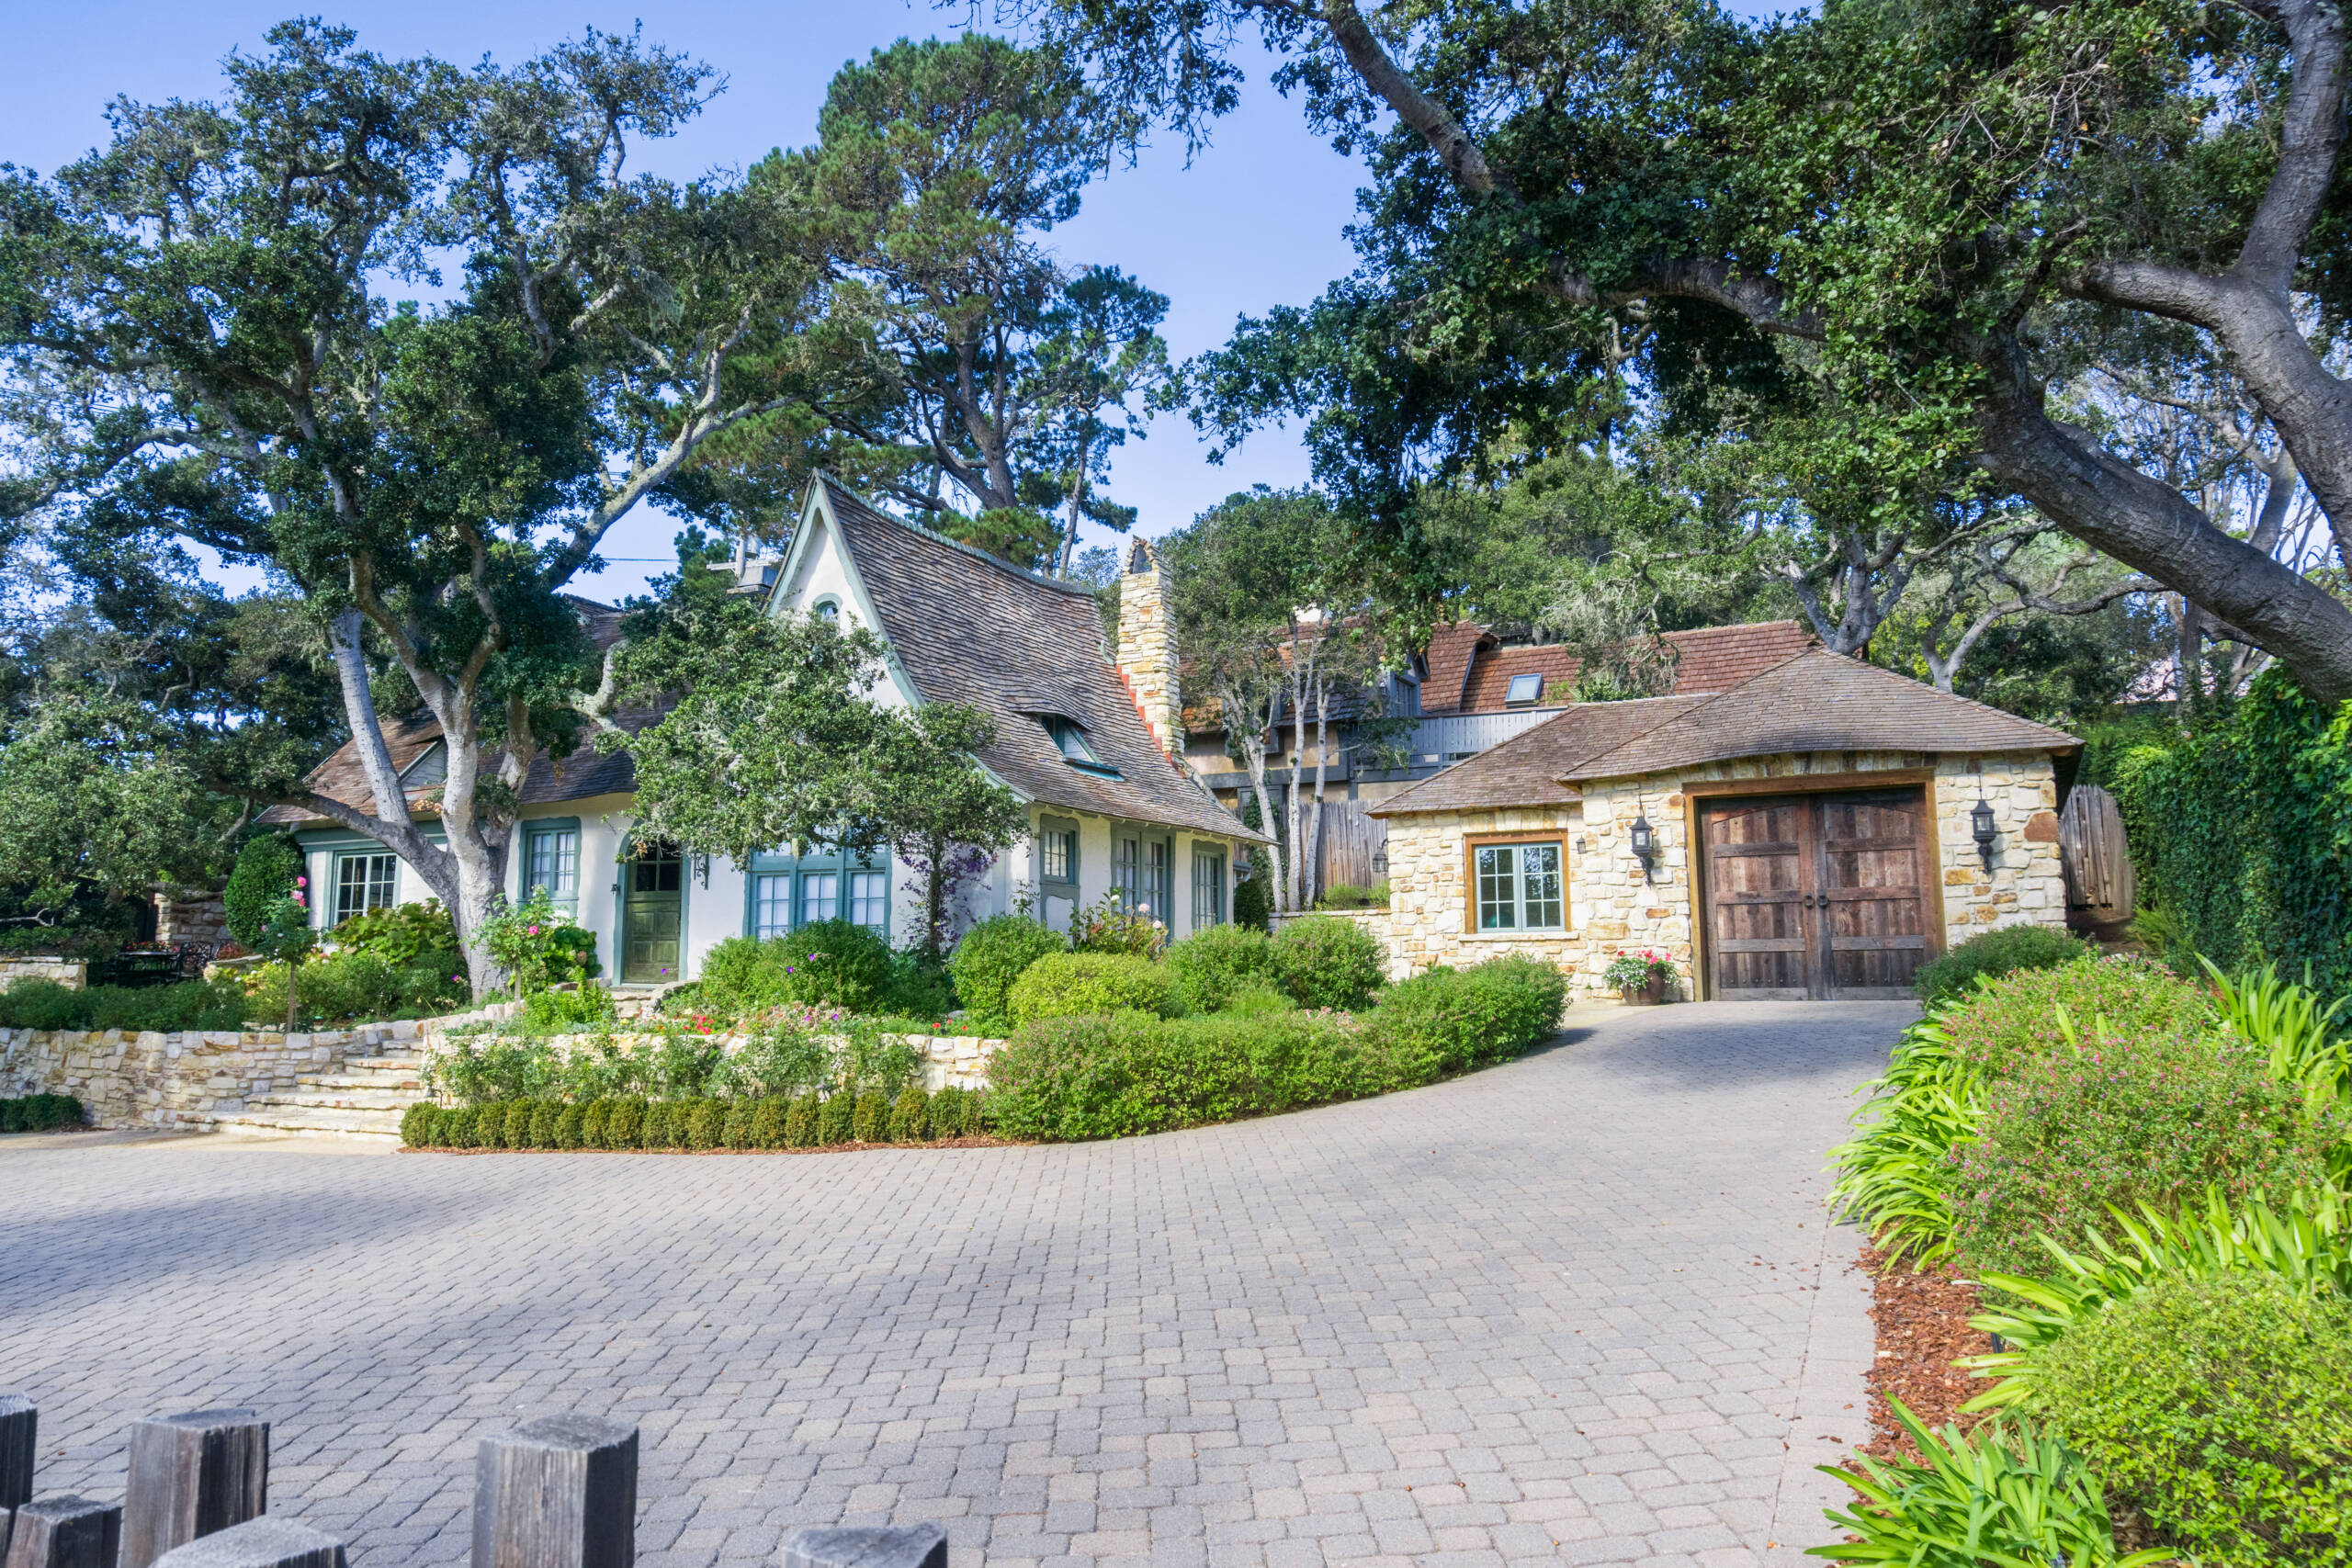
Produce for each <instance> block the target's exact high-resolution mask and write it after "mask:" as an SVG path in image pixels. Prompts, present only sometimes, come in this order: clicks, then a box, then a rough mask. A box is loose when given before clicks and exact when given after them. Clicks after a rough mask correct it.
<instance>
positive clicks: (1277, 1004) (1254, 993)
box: [1218, 984, 1298, 1018]
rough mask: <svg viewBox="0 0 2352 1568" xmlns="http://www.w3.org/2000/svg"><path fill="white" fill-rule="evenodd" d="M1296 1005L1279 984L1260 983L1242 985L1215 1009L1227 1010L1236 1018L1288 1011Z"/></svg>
mask: <svg viewBox="0 0 2352 1568" xmlns="http://www.w3.org/2000/svg"><path fill="white" fill-rule="evenodd" d="M1297 1006H1298V1004H1297V1003H1296V1002H1295V1001H1293V1000H1291V999H1290V993H1289V992H1288V991H1285V990H1283V988H1282V987H1280V986H1268V985H1262V984H1261V985H1255V986H1244V987H1241V989H1239V990H1238V991H1236V992H1234V993H1233V994H1232V995H1231V996H1229V997H1227V998H1226V999H1225V1006H1223V1007H1222V1008H1219V1009H1218V1011H1220V1012H1229V1013H1231V1014H1233V1015H1234V1016H1235V1017H1236V1018H1256V1017H1258V1016H1260V1015H1261V1014H1263V1013H1270V1012H1289V1011H1291V1010H1294V1009H1295V1008H1296V1007H1297Z"/></svg>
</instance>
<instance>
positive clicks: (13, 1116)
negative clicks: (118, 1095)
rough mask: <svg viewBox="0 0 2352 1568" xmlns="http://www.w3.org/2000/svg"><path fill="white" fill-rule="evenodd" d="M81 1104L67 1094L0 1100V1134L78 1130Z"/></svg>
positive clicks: (35, 1095)
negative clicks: (53, 1129)
mask: <svg viewBox="0 0 2352 1568" xmlns="http://www.w3.org/2000/svg"><path fill="white" fill-rule="evenodd" d="M81 1124H82V1102H81V1101H80V1100H76V1099H74V1097H73V1096H72V1095H70V1094H27V1095H20V1096H18V1097H17V1098H16V1099H14V1100H0V1133H46V1132H49V1131H50V1130H51V1129H52V1128H56V1127H79V1126H80V1125H81Z"/></svg>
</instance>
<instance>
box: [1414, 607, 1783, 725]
mask: <svg viewBox="0 0 2352 1568" xmlns="http://www.w3.org/2000/svg"><path fill="white" fill-rule="evenodd" d="M1464 633H1467V634H1470V635H1468V636H1466V637H1465V636H1464V635H1462V634H1464ZM1441 638H1443V639H1445V640H1444V642H1443V645H1442V647H1441V642H1440V639H1441ZM1664 640H1665V641H1666V643H1667V645H1668V647H1670V648H1672V649H1674V652H1675V666H1674V695H1676V696H1687V695H1689V694H1691V693H1693V692H1722V691H1727V690H1729V689H1730V688H1731V687H1733V686H1736V685H1737V684H1739V682H1742V681H1745V680H1747V678H1748V677H1749V676H1750V675H1753V674H1756V673H1757V672H1758V671H1762V670H1768V669H1770V667H1771V666H1773V665H1775V664H1778V663H1779V662H1780V661H1781V660H1783V659H1786V658H1788V657H1789V656H1790V655H1792V654H1794V653H1798V652H1801V651H1802V650H1804V649H1805V648H1807V647H1809V646H1811V644H1812V642H1813V634H1812V633H1811V632H1810V631H1808V630H1807V629H1806V628H1805V627H1804V625H1803V624H1802V623H1800V622H1797V621H1759V622H1756V623H1754V624H1752V625H1748V626H1701V627H1698V628H1696V629H1694V630H1691V631H1682V632H1668V633H1666V634H1665V637H1664ZM1465 649H1466V650H1467V651H1466V652H1465V651H1464V650H1465ZM1426 658H1427V659H1428V660H1429V678H1428V679H1427V680H1425V681H1424V682H1422V686H1421V711H1422V712H1423V713H1425V714H1447V713H1501V712H1504V711H1505V710H1506V709H1508V708H1510V706H1512V705H1511V704H1510V703H1508V702H1506V701H1505V700H1504V699H1505V696H1506V694H1508V693H1509V692H1510V682H1511V677H1512V676H1514V675H1542V676H1543V677H1544V693H1543V695H1542V696H1541V697H1539V698H1537V699H1536V701H1537V703H1538V705H1543V706H1546V707H1556V706H1558V705H1561V704H1563V703H1566V701H1567V700H1568V693H1569V691H1570V690H1571V689H1572V688H1573V687H1574V686H1575V684H1576V679H1577V673H1578V671H1581V670H1582V669H1583V667H1584V664H1583V660H1579V659H1578V658H1577V656H1576V655H1575V654H1574V653H1573V652H1571V651H1570V650H1569V649H1566V648H1565V647H1562V646H1561V645H1559V644H1557V643H1554V644H1550V645H1547V646H1543V647H1525V646H1522V647H1506V646H1504V645H1503V644H1502V643H1501V642H1500V641H1498V639H1497V638H1495V637H1493V636H1492V635H1491V634H1489V633H1487V631H1486V630H1485V629H1484V628H1483V627H1479V626H1471V625H1464V626H1444V627H1441V628H1440V629H1439V632H1438V633H1437V635H1436V636H1433V637H1431V638H1430V650H1429V652H1428V654H1427V655H1426ZM1457 663H1459V664H1460V669H1459V672H1458V674H1457V673H1456V672H1455V666H1456V664H1457ZM1441 664H1442V667H1443V669H1444V670H1445V671H1446V674H1445V676H1444V677H1443V679H1441V677H1440V669H1441ZM1441 704H1443V705H1441ZM1521 706H1525V704H1521Z"/></svg>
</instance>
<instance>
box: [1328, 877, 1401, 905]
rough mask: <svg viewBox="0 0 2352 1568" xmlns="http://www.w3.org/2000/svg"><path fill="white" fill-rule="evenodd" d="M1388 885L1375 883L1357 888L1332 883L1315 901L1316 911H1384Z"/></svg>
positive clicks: (1347, 884)
mask: <svg viewBox="0 0 2352 1568" xmlns="http://www.w3.org/2000/svg"><path fill="white" fill-rule="evenodd" d="M1388 897H1389V895H1388V884H1387V883H1385V882H1375V883H1374V884H1373V885H1372V886H1369V887H1359V886H1356V885H1355V884H1354V883H1351V882H1334V883H1333V884H1331V886H1329V887H1326V888H1325V889H1323V897H1320V898H1317V900H1316V901H1315V907H1316V908H1318V909H1385V908H1387V907H1388Z"/></svg>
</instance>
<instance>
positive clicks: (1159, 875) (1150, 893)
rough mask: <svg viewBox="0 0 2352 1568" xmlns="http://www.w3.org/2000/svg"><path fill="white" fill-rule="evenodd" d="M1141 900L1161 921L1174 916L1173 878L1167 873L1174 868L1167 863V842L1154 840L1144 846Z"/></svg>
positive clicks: (1174, 891)
mask: <svg viewBox="0 0 2352 1568" xmlns="http://www.w3.org/2000/svg"><path fill="white" fill-rule="evenodd" d="M1143 869H1144V879H1143V898H1144V904H1145V906H1146V907H1147V908H1148V909H1149V910H1150V911H1151V913H1152V914H1153V915H1155V916H1157V917H1158V918H1159V919H1162V920H1169V919H1174V918H1175V915H1176V896H1175V895H1176V890H1175V887H1174V886H1173V882H1174V878H1172V877H1171V876H1170V874H1169V873H1170V871H1172V870H1173V869H1174V868H1173V867H1172V866H1170V864H1169V863H1168V842H1167V840H1164V839H1155V840H1151V841H1150V842H1148V843H1147V844H1145V845H1144V862H1143Z"/></svg>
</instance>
